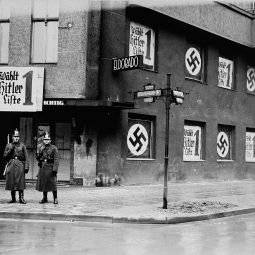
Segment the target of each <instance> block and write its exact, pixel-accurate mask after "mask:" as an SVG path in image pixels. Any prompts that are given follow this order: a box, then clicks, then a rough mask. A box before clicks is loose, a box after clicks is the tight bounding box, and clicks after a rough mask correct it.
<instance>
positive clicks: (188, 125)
mask: <svg viewBox="0 0 255 255" xmlns="http://www.w3.org/2000/svg"><path fill="white" fill-rule="evenodd" d="M204 133H205V123H201V122H194V121H185V123H184V144H183V160H184V161H200V160H203V159H204V158H205V139H204Z"/></svg>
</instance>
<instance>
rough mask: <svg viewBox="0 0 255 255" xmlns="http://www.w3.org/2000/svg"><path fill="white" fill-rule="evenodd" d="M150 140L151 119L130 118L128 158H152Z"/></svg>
mask: <svg viewBox="0 0 255 255" xmlns="http://www.w3.org/2000/svg"><path fill="white" fill-rule="evenodd" d="M150 141H151V121H146V120H134V119H129V121H128V134H127V149H128V150H127V158H150V157H151V153H150V151H151V149H150V146H151V142H150Z"/></svg>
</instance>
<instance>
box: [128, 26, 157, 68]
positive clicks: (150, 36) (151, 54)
mask: <svg viewBox="0 0 255 255" xmlns="http://www.w3.org/2000/svg"><path fill="white" fill-rule="evenodd" d="M135 55H143V68H145V69H149V70H155V31H154V30H153V29H152V28H150V27H147V26H144V25H141V24H139V23H135V22H130V34H129V56H135Z"/></svg>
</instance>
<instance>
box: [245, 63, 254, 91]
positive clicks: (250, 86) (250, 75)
mask: <svg viewBox="0 0 255 255" xmlns="http://www.w3.org/2000/svg"><path fill="white" fill-rule="evenodd" d="M246 91H247V93H248V94H253V95H255V67H253V66H248V67H247V77H246Z"/></svg>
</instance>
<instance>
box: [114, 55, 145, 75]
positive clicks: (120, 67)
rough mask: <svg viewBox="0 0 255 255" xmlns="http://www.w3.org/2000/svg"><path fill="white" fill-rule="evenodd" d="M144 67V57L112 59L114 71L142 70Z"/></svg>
mask: <svg viewBox="0 0 255 255" xmlns="http://www.w3.org/2000/svg"><path fill="white" fill-rule="evenodd" d="M142 66H143V56H142V55H136V56H129V57H123V58H113V59H112V70H113V71H125V70H131V69H136V68H141V67H142Z"/></svg>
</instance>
